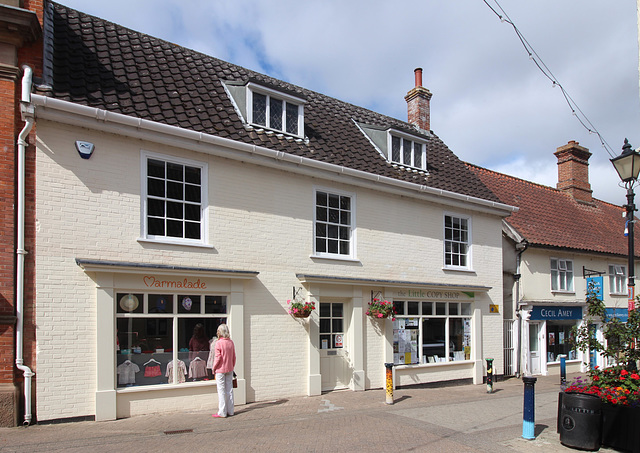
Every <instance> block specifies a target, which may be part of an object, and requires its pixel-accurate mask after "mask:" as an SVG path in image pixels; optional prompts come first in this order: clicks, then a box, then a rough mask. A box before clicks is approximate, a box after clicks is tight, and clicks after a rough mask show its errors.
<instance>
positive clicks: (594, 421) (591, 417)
mask: <svg viewBox="0 0 640 453" xmlns="http://www.w3.org/2000/svg"><path fill="white" fill-rule="evenodd" d="M560 405H561V407H560V414H559V417H560V419H559V420H558V428H559V431H560V442H561V443H562V444H563V445H565V446H567V447H573V448H579V449H581V450H598V449H599V448H600V438H601V436H602V401H600V397H598V396H596V395H588V394H586V393H571V392H565V393H564V395H562V398H561V403H560Z"/></svg>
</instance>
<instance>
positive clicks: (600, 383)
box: [565, 366, 640, 406]
mask: <svg viewBox="0 0 640 453" xmlns="http://www.w3.org/2000/svg"><path fill="white" fill-rule="evenodd" d="M589 377H590V378H591V383H589V382H587V381H584V382H583V381H582V379H580V378H578V379H577V380H576V381H574V382H573V383H572V384H571V385H570V386H569V387H567V389H566V390H565V392H576V393H588V394H591V395H597V396H598V397H600V399H601V400H602V401H604V402H606V403H610V404H615V405H622V406H640V375H638V373H635V372H633V373H630V372H629V371H627V370H626V369H624V368H622V367H621V366H615V367H611V368H605V369H604V370H600V369H598V367H596V368H595V369H594V370H591V371H590V372H589Z"/></svg>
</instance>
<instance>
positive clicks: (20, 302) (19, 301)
mask: <svg viewBox="0 0 640 453" xmlns="http://www.w3.org/2000/svg"><path fill="white" fill-rule="evenodd" d="M22 70H23V76H22V97H21V98H20V112H21V114H22V120H23V121H24V122H25V125H24V128H23V129H22V131H21V132H20V134H19V135H18V156H17V161H18V164H17V165H18V168H17V173H18V182H17V184H18V187H17V197H18V213H17V239H16V255H17V262H16V317H17V320H16V367H17V368H18V369H19V370H20V371H22V373H23V376H24V422H23V424H24V425H25V426H28V425H30V424H31V417H32V414H31V378H32V377H33V376H34V373H33V372H32V371H31V369H30V368H29V367H28V366H26V365H25V364H24V358H23V349H24V256H25V255H26V254H27V252H26V250H25V249H24V236H25V235H24V229H25V228H24V227H25V154H26V148H27V146H28V143H27V137H28V136H29V133H30V132H31V129H32V127H33V123H34V121H35V115H34V107H33V104H31V81H32V77H33V71H32V70H31V68H30V67H29V66H26V65H25V66H23V67H22Z"/></svg>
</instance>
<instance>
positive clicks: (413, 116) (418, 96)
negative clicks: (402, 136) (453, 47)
mask: <svg viewBox="0 0 640 453" xmlns="http://www.w3.org/2000/svg"><path fill="white" fill-rule="evenodd" d="M414 73H415V77H416V86H415V87H414V88H412V89H411V91H409V92H408V93H407V95H406V96H405V97H404V100H405V101H407V111H408V117H409V119H408V121H409V123H411V124H413V125H414V126H416V127H417V128H419V129H422V130H425V131H430V130H431V115H430V107H429V104H430V101H431V96H433V95H432V94H431V92H430V91H429V90H427V89H426V88H425V87H423V86H422V68H417V69H416V70H415V71H414Z"/></svg>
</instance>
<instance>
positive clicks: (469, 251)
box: [442, 212, 473, 270]
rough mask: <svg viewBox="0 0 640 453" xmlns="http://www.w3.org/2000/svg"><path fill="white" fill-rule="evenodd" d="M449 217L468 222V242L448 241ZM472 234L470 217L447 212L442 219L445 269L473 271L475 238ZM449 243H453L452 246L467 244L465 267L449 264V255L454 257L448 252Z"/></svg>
mask: <svg viewBox="0 0 640 453" xmlns="http://www.w3.org/2000/svg"><path fill="white" fill-rule="evenodd" d="M447 217H451V218H456V219H460V220H466V222H467V240H466V242H464V241H453V240H447V226H446V225H447ZM472 232H473V223H472V219H471V217H470V216H467V215H461V214H456V213H452V212H445V213H444V216H443V217H442V245H443V265H444V268H445V269H454V270H471V269H472V264H471V263H472V250H473V247H472V244H473V237H472ZM448 243H452V244H465V245H466V248H467V251H466V253H465V254H464V256H465V257H466V264H465V265H464V266H461V265H456V264H448V263H447V255H448V254H450V255H452V256H453V253H452V252H449V253H448V252H447V244H448Z"/></svg>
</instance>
